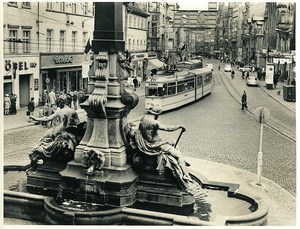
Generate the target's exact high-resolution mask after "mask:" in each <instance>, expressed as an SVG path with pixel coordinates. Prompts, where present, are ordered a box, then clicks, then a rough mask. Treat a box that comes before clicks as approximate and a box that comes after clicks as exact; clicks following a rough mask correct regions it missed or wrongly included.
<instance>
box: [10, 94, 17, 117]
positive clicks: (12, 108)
mask: <svg viewBox="0 0 300 229" xmlns="http://www.w3.org/2000/svg"><path fill="white" fill-rule="evenodd" d="M10 102H11V104H10V114H12V115H16V114H17V108H16V104H17V95H16V94H13V93H11V95H10Z"/></svg>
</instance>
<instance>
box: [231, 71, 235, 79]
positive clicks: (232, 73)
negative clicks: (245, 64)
mask: <svg viewBox="0 0 300 229" xmlns="http://www.w3.org/2000/svg"><path fill="white" fill-rule="evenodd" d="M234 74H235V72H234V70H232V71H231V78H232V79H233V78H234Z"/></svg>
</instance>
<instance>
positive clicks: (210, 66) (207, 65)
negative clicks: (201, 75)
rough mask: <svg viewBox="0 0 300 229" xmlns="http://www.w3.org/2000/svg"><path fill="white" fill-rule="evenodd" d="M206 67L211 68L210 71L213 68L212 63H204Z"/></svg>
mask: <svg viewBox="0 0 300 229" xmlns="http://www.w3.org/2000/svg"><path fill="white" fill-rule="evenodd" d="M206 67H207V68H211V70H212V71H213V70H214V66H213V65H212V64H206Z"/></svg>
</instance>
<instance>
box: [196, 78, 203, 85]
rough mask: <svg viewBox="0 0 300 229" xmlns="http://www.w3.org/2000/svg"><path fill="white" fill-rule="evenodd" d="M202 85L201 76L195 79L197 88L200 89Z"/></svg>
mask: <svg viewBox="0 0 300 229" xmlns="http://www.w3.org/2000/svg"><path fill="white" fill-rule="evenodd" d="M201 85H202V76H198V77H197V86H198V87H200V86H201Z"/></svg>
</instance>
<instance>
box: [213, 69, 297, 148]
mask: <svg viewBox="0 0 300 229" xmlns="http://www.w3.org/2000/svg"><path fill="white" fill-rule="evenodd" d="M214 73H215V74H216V75H218V78H219V79H220V81H221V82H222V83H223V84H224V86H225V88H226V90H227V91H228V92H229V94H230V95H231V96H232V97H233V98H234V99H235V100H236V101H237V102H238V103H240V104H241V101H240V100H241V96H242V92H240V91H239V90H238V89H237V88H236V87H235V86H234V85H232V84H231V83H230V80H229V78H228V77H222V75H221V73H220V72H219V71H217V70H216V69H215V70H214ZM274 100H275V99H274ZM247 104H248V109H247V111H248V112H249V113H250V114H252V115H253V116H254V111H255V109H256V108H258V107H260V105H259V104H257V103H255V102H254V101H252V100H250V101H249V100H248V103H247ZM265 125H266V126H267V127H269V128H271V129H272V130H274V131H276V132H277V133H279V134H281V135H283V136H285V137H287V138H288V139H290V140H292V141H293V142H295V143H296V132H295V131H294V130H292V129H291V128H290V127H288V126H287V125H285V124H284V123H282V122H281V121H280V120H278V119H277V118H275V117H274V116H270V119H269V120H268V122H266V123H265Z"/></svg>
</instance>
